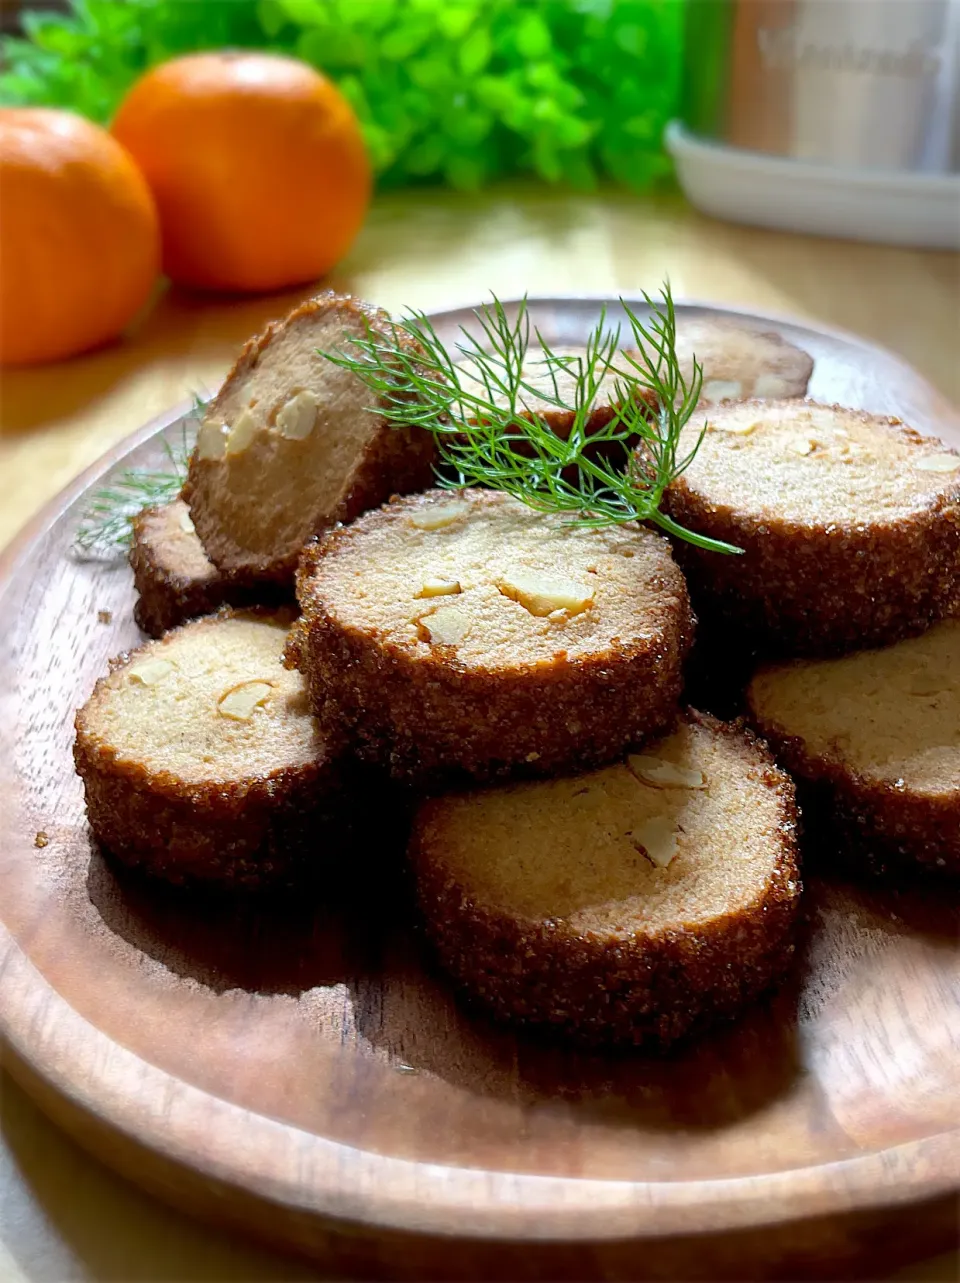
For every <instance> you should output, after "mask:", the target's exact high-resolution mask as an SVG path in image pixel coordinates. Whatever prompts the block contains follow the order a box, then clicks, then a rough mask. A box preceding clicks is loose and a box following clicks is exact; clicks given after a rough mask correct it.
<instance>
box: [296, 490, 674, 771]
mask: <svg viewBox="0 0 960 1283" xmlns="http://www.w3.org/2000/svg"><path fill="white" fill-rule="evenodd" d="M298 597H299V601H300V605H301V609H302V611H303V615H302V618H301V621H300V623H299V625H298V626H297V629H296V630H295V633H294V637H293V641H292V644H291V648H290V655H291V662H296V663H298V664H299V665H300V667H301V669H302V671H303V673H304V674H305V676H306V677H307V680H308V683H309V687H310V692H311V696H312V698H313V702H314V707H315V709H316V712H317V716H318V718H319V721H320V725H321V728H322V729H323V732H324V734H325V735H328V736H329V737H330V738H331V740H333V741H336V740H338V739H341V740H343V741H345V742H346V743H347V744H348V745H349V746H351V747H352V748H353V749H354V750H355V751H356V752H357V753H358V754H359V755H360V756H361V757H362V758H364V759H365V760H367V761H370V762H373V763H376V764H378V765H380V766H383V767H386V768H387V769H389V770H390V771H391V773H392V774H393V775H394V776H395V777H397V778H400V779H412V780H418V781H420V782H421V783H423V782H427V781H438V780H441V779H454V780H455V779H457V778H461V779H462V778H465V777H466V778H473V779H485V778H496V777H500V776H505V775H512V774H517V773H527V774H549V773H551V772H555V771H560V770H571V769H575V768H577V767H578V766H582V765H586V764H590V765H595V764H599V763H601V762H606V761H610V760H612V759H613V758H615V757H616V756H618V754H619V753H621V752H622V751H623V749H624V748H625V747H626V746H627V745H628V744H632V743H635V742H637V741H639V740H640V739H642V738H643V737H645V736H647V735H652V734H656V733H657V732H659V731H661V730H663V729H664V728H665V727H667V726H669V725H670V724H671V723H672V721H673V720H674V718H675V716H676V710H677V698H678V694H679V690H680V686H681V681H682V665H683V659H684V656H685V655H686V653H687V650H688V648H689V645H690V640H691V637H692V631H693V617H692V615H691V612H690V606H689V602H688V598H687V589H686V584H685V583H684V580H683V576H682V575H681V574H680V572H679V570H678V569H677V567H676V565H675V564H674V561H673V558H672V557H671V555H670V549H669V545H668V543H667V542H666V540H664V539H663V538H661V537H660V536H659V535H656V534H654V533H653V532H651V531H649V530H646V529H643V528H641V527H638V526H635V525H624V526H619V527H609V528H605V529H591V528H589V527H586V526H583V525H577V524H575V523H572V522H571V521H570V520H568V519H566V518H564V517H561V516H556V515H549V514H544V513H539V512H536V511H534V510H533V509H532V508H529V507H527V506H526V505H524V504H522V503H520V502H518V501H517V500H515V499H511V498H509V497H508V496H507V495H504V494H501V493H499V492H496V491H481V490H465V491H444V490H433V491H428V492H427V493H426V494H423V495H417V496H409V497H407V498H405V499H399V500H396V501H394V502H392V503H390V504H387V505H386V506H385V507H383V508H381V509H380V510H378V511H377V512H372V513H367V514H365V515H364V516H363V517H361V518H359V519H358V520H357V521H355V522H353V523H352V524H351V525H349V526H345V527H343V528H342V529H339V530H336V531H333V532H332V533H330V534H328V535H327V536H325V537H324V538H322V539H321V540H320V541H319V542H318V543H317V544H316V545H315V546H314V547H312V548H311V549H309V550H308V551H307V553H306V554H305V557H304V561H303V564H302V566H301V570H300V574H299V576H298Z"/></svg>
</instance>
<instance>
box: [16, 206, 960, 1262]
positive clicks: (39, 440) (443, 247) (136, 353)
mask: <svg viewBox="0 0 960 1283" xmlns="http://www.w3.org/2000/svg"><path fill="white" fill-rule="evenodd" d="M665 277H669V278H670V280H671V283H672V286H673V291H674V295H675V296H676V297H677V298H687V299H700V300H705V301H713V302H720V303H726V304H730V305H733V306H741V307H746V308H756V309H758V310H760V311H771V312H778V313H782V314H790V315H792V316H795V317H799V318H801V319H810V320H814V321H817V322H820V323H822V324H826V325H830V326H835V327H838V328H841V329H847V330H852V331H855V332H856V333H858V334H861V335H862V336H864V337H865V338H868V339H871V340H873V341H875V342H877V343H880V344H882V345H883V346H885V347H888V348H890V349H892V350H893V351H895V352H897V353H899V354H900V355H901V356H903V357H904V358H905V359H906V360H907V361H909V362H910V363H911V364H912V365H914V366H915V367H916V368H917V369H918V370H919V371H920V372H921V373H923V374H924V375H926V377H927V378H928V379H930V380H931V382H932V383H934V384H935V385H936V386H937V387H938V388H939V389H940V390H941V391H942V392H944V393H945V394H946V395H947V396H948V397H949V398H950V399H951V400H952V401H954V402H958V401H960V360H958V357H960V289H958V285H960V260H958V258H957V257H956V256H955V255H951V254H946V253H925V252H919V251H911V250H900V249H889V248H884V247H878V246H870V245H858V244H852V243H848V242H841V241H832V240H818V239H815V238H812V237H802V236H791V235H786V234H782V233H777V232H765V231H758V230H755V229H750V228H739V227H734V226H730V225H726V224H722V223H717V222H713V221H711V220H708V219H705V218H702V217H700V216H699V215H697V214H695V213H694V212H692V211H691V210H690V209H689V208H687V207H686V206H685V205H684V204H683V203H682V202H681V201H680V200H679V198H677V197H670V196H667V197H660V198H657V199H655V200H640V199H638V198H635V197H632V196H630V195H628V194H625V193H623V192H617V191H611V192H608V193H605V194H604V195H601V196H593V197H591V196H574V197H568V198H562V197H558V196H555V195H551V194H550V193H549V192H546V191H545V190H543V189H542V188H524V187H517V188H508V189H500V190H499V191H498V192H496V193H485V194H483V195H481V196H479V197H468V196H463V195H456V194H452V193H449V192H441V191H421V192H416V193H409V192H408V193H402V194H397V195H392V196H390V197H388V198H384V199H382V200H381V201H379V203H378V204H377V205H376V206H375V208H374V210H373V212H372V214H371V217H370V220H369V222H368V225H367V228H366V230H365V232H364V234H363V236H362V237H361V239H360V241H359V243H358V245H357V246H356V248H355V250H354V252H353V254H352V255H351V256H350V258H349V260H348V261H346V262H345V263H344V264H342V266H341V268H340V269H339V270H338V271H337V272H336V274H335V275H334V276H333V277H332V278H331V279H330V280H329V281H328V282H326V284H328V285H330V286H333V287H335V288H339V289H348V290H351V291H354V292H356V293H358V294H360V295H363V296H366V297H368V298H371V299H373V300H374V301H375V302H377V303H380V304H383V305H384V306H385V307H387V308H392V309H397V308H400V307H401V306H403V305H404V304H410V305H413V306H416V307H418V308H424V309H426V310H431V309H441V308H446V307H451V306H456V305H458V304H463V303H468V302H471V301H476V300H479V299H482V298H484V297H485V296H487V295H488V294H489V292H490V291H491V290H493V291H495V292H496V293H497V294H499V295H500V296H501V297H515V296H517V295H520V294H523V293H529V294H531V295H536V294H547V295H550V294H552V295H564V294H578V293H588V294H598V293H599V294H603V293H606V294H616V293H618V292H620V291H624V292H630V291H635V290H638V289H640V288H644V289H647V290H648V291H654V290H656V289H657V288H658V287H659V285H660V283H661V282H662V281H663V279H664V278H665ZM311 292H312V290H311V289H309V288H304V289H298V290H296V291H293V292H290V293H288V294H284V295H280V296H277V295H273V296H271V297H268V298H262V299H243V300H232V301H230V300H222V299H214V300H209V299H208V300H204V299H199V298H195V297H191V296H188V295H184V294H178V293H174V292H165V293H163V294H161V296H160V297H159V299H158V300H157V303H156V305H155V307H154V308H153V310H152V311H150V312H149V313H148V314H147V315H146V316H145V317H144V318H143V319H142V320H141V322H140V323H139V325H138V326H137V327H136V328H135V330H134V332H133V333H132V335H131V336H130V337H129V338H128V339H127V340H126V341H125V342H123V343H120V344H117V345H114V346H113V347H110V348H107V349H104V350H103V351H101V352H98V353H95V354H93V355H90V356H87V357H82V358H78V359H77V360H74V361H70V362H66V363H63V364H61V365H57V366H53V367H47V368H43V369H36V370H17V371H10V372H8V373H7V374H6V375H5V376H4V378H3V383H2V395H0V546H2V545H3V544H5V543H6V542H7V541H8V540H9V539H10V538H11V537H12V536H13V535H14V534H15V533H16V531H17V530H18V528H19V527H20V526H21V525H22V524H23V523H24V522H25V521H27V520H28V519H29V518H30V517H31V516H32V515H33V514H34V513H35V512H36V510H37V509H38V508H39V507H40V506H42V504H43V503H44V502H45V501H46V500H48V499H49V498H51V497H52V496H53V495H54V494H56V493H57V491H59V490H60V489H61V488H62V487H63V486H64V485H65V484H67V483H68V482H69V481H70V480H71V479H72V478H73V477H74V476H75V475H76V474H77V473H78V472H80V471H81V470H82V469H84V468H85V467H87V466H88V465H89V464H91V463H92V462H93V461H94V460H95V459H96V458H97V457H98V456H99V455H100V454H101V453H102V452H103V451H104V450H105V449H106V448H107V447H108V446H109V445H111V444H112V443H113V442H115V441H117V440H118V439H119V438H121V437H123V436H124V435H126V434H127V433H128V432H130V431H132V430H133V429H134V428H136V427H138V426H139V425H140V424H142V423H143V422H144V421H145V420H147V419H149V418H151V417H152V416H153V415H156V414H158V413H160V412H161V411H163V410H166V409H168V408H169V407H170V406H172V405H174V404H176V403H178V402H181V401H185V400H188V399H189V398H190V396H191V395H192V394H193V393H196V392H200V393H204V392H209V391H211V390H213V389H214V388H216V386H217V385H218V383H219V381H220V380H221V379H222V377H223V375H224V373H225V372H226V370H227V368H228V366H229V364H230V363H231V361H232V360H233V358H234V356H235V355H236V353H237V351H238V348H239V346H240V344H241V343H242V341H243V340H244V339H245V338H247V337H248V336H249V335H250V334H252V333H253V332H254V331H256V330H257V329H258V328H260V326H261V325H262V324H263V323H264V322H265V321H266V320H268V319H269V318H271V317H274V316H277V315H280V314H282V313H283V312H285V311H286V310H287V309H288V308H290V307H291V306H292V305H293V304H294V303H295V302H296V301H297V300H299V299H300V298H302V297H304V296H305V295H308V294H309V293H311ZM0 1093H2V1095H0V1116H2V1124H3V1140H2V1143H0V1280H3V1283H41V1281H43V1283H68V1281H70V1283H72V1281H73V1280H77V1281H78V1283H79V1281H80V1280H83V1281H84V1283H88V1281H89V1283H102V1281H103V1280H116V1281H117V1283H138V1281H143V1283H171V1281H173V1280H181V1281H182V1283H188V1281H189V1283H201V1281H203V1283H206V1281H208V1280H209V1281H218V1283H219V1281H224V1283H225V1281H226V1280H229V1281H230V1283H247V1281H250V1283H253V1281H259V1283H267V1281H269V1283H280V1281H281V1280H290V1283H295V1281H299V1280H306V1279H311V1278H317V1277H319V1276H318V1274H317V1272H316V1271H315V1270H313V1269H312V1268H311V1267H309V1266H307V1265H301V1264H298V1263H296V1262H290V1261H288V1260H286V1259H285V1258H281V1257H277V1256H274V1255H272V1254H270V1253H268V1252H265V1251H261V1250H260V1249H258V1248H256V1247H251V1246H249V1245H247V1244H245V1243H237V1242H236V1241H233V1240H231V1239H229V1238H228V1237H226V1236H225V1235H222V1234H220V1233H218V1232H215V1231H211V1230H207V1229H205V1228H202V1227H200V1226H198V1225H194V1224H193V1223H192V1222H190V1221H189V1220H188V1219H186V1218H185V1217H183V1216H180V1215H179V1214H177V1213H175V1212H172V1211H169V1210H167V1209H166V1208H165V1207H162V1206H161V1205H160V1204H158V1203H155V1202H153V1201H152V1200H151V1199H149V1198H147V1197H146V1196H145V1195H142V1194H140V1193H139V1192H138V1191H136V1190H135V1189H133V1188H132V1187H131V1186H129V1185H127V1184H125V1183H124V1182H123V1181H121V1180H120V1179H119V1178H117V1177H115V1176H113V1175H112V1174H111V1173H109V1172H107V1171H106V1170H105V1169H103V1168H102V1167H100V1166H99V1165H98V1164H96V1163H94V1162H93V1161H92V1160H90V1159H88V1158H87V1157H86V1156H85V1155H84V1154H83V1153H82V1152H81V1151H80V1150H79V1149H77V1148H76V1147H75V1146H74V1145H73V1144H72V1143H71V1142H70V1141H68V1140H67V1139H66V1138H65V1137H63V1136H61V1135H60V1133H59V1132H57V1131H56V1129H55V1128H54V1127H53V1126H52V1125H51V1124H50V1123H48V1122H47V1121H46V1120H45V1119H44V1118H43V1117H42V1116H41V1115H40V1114H39V1112H38V1111H37V1110H36V1109H35V1107H34V1106H33V1105H32V1104H31V1103H30V1102H29V1101H28V1100H27V1099H26V1097H25V1096H24V1095H23V1094H22V1093H21V1092H20V1091H19V1089H18V1088H16V1087H14V1086H13V1085H12V1084H11V1082H10V1080H9V1079H7V1078H6V1077H3V1078H0ZM958 1276H960V1271H958V1262H957V1258H956V1257H955V1256H952V1255H951V1256H949V1257H940V1258H938V1259H937V1260H935V1261H929V1262H924V1263H922V1264H920V1265H918V1266H916V1267H914V1268H912V1269H910V1270H906V1271H903V1272H902V1273H901V1274H899V1275H898V1276H897V1277H898V1278H900V1279H914V1280H918V1281H919V1280H944V1281H945V1280H951V1279H955V1278H957V1277H958Z"/></svg>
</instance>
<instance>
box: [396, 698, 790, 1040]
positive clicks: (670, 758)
mask: <svg viewBox="0 0 960 1283" xmlns="http://www.w3.org/2000/svg"><path fill="white" fill-rule="evenodd" d="M795 830H796V810H795V805H794V790H793V785H792V783H791V782H790V780H789V779H788V778H787V777H786V776H785V775H784V774H783V773H782V772H781V771H779V770H777V769H776V767H775V766H774V765H773V761H772V759H771V758H770V756H769V754H768V753H767V751H766V749H765V748H764V746H763V745H761V744H760V743H758V742H757V741H756V740H754V739H753V738H752V736H750V735H749V733H745V732H744V731H742V730H741V729H739V728H738V727H736V726H730V725H725V724H724V723H721V722H717V721H715V720H714V719H712V718H709V717H706V716H703V715H700V714H696V713H690V714H688V715H687V716H686V717H685V718H684V720H683V721H682V722H681V724H680V726H679V727H678V728H677V729H676V730H675V731H674V732H673V733H672V734H671V735H669V736H667V737H666V738H665V739H662V740H658V741H656V742H655V743H653V744H652V745H649V746H648V747H646V748H645V749H644V750H643V753H642V754H638V755H629V756H627V757H625V758H624V759H623V760H621V761H619V762H617V763H616V764H614V765H612V766H608V767H605V768H604V769H602V770H598V771H594V772H592V773H590V774H586V775H574V776H568V777H565V778H561V779H553V780H542V781H535V782H530V781H528V782H524V783H513V784H508V785H503V786H500V787H498V788H491V789H486V790H482V791H479V792H474V793H461V794H448V795H447V796H444V797H437V798H432V799H430V800H428V801H426V802H424V803H423V804H422V805H421V807H420V809H419V812H418V814H417V816H416V818H415V821H414V826H413V832H412V838H411V848H410V850H411V858H412V862H413V869H414V874H415V879H416V884H417V894H418V899H419V902H420V907H421V910H422V913H423V916H424V919H425V921H426V925H427V931H428V933H429V935H430V937H431V939H432V941H433V943H434V945H435V947H436V950H437V953H438V956H439V958H440V961H441V962H442V964H443V965H444V967H446V968H447V970H448V971H449V972H450V973H451V974H452V976H453V977H454V979H455V980H456V982H457V983H458V985H459V986H460V987H461V988H462V989H463V990H464V992H465V993H466V994H467V995H468V996H469V997H471V998H473V999H474V1000H475V1001H476V1002H477V1003H478V1004H480V1005H482V1006H484V1007H486V1008H487V1009H488V1010H489V1011H491V1012H492V1013H493V1014H494V1015H495V1016H497V1017H498V1018H500V1019H502V1020H509V1021H512V1022H515V1023H520V1024H523V1025H528V1026H531V1027H538V1028H544V1029H548V1030H551V1031H553V1032H555V1033H556V1034H558V1035H563V1036H566V1037H569V1038H572V1039H576V1040H579V1041H584V1042H588V1043H626V1044H651V1045H653V1046H666V1045H667V1044H669V1043H671V1042H673V1041H674V1040H675V1039H677V1038H679V1037H680V1036H681V1035H683V1034H686V1033H687V1032H689V1031H691V1030H693V1029H695V1028H699V1027H701V1026H703V1025H705V1024H707V1023H709V1022H710V1021H712V1020H713V1019H715V1018H718V1017H728V1016H732V1015H735V1014H736V1013H737V1012H739V1011H740V1010H741V1009H742V1008H743V1007H744V1006H745V1005H746V1004H747V1003H749V1002H751V1001H752V1000H753V999H754V998H755V997H756V996H757V995H758V994H759V993H761V992H762V991H763V990H764V989H766V988H767V987H768V986H770V985H771V984H773V983H775V982H776V981H777V980H778V979H779V978H780V976H781V975H782V973H783V971H784V969H785V967H786V965H787V963H788V960H789V958H790V955H791V951H792V943H791V935H792V925H793V921H794V918H795V915H796V911H797V906H798V902H799V898H800V879H799V876H798V871H797V860H796V850H795V847H796V837H795Z"/></svg>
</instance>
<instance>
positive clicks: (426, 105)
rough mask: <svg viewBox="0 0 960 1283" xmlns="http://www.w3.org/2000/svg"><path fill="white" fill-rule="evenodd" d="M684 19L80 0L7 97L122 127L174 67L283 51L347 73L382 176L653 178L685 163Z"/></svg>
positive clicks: (38, 39) (525, 1) (584, 183)
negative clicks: (151, 77)
mask: <svg viewBox="0 0 960 1283" xmlns="http://www.w3.org/2000/svg"><path fill="white" fill-rule="evenodd" d="M682 28H683V5H682V2H681V0H361V2H358V0H203V3H199V0H72V7H71V12H70V13H68V14H65V15H59V14H50V13H28V14H27V15H26V17H25V19H24V29H25V38H23V39H15V38H6V39H5V40H4V41H3V44H2V52H3V66H4V71H3V72H2V74H0V102H4V103H35V104H37V103H39V104H50V105H56V106H64V107H71V108H73V109H74V110H77V111H80V112H82V113H83V114H85V115H88V116H91V117H92V118H93V119H95V120H98V121H101V122H106V121H108V120H109V119H110V117H111V116H112V114H113V112H114V111H115V109H116V106H117V104H118V103H119V101H120V99H121V97H122V96H123V94H124V92H125V91H126V89H127V88H128V87H129V86H130V84H132V82H133V81H134V80H135V79H136V78H137V76H139V75H140V74H141V73H142V72H143V71H144V70H145V69H146V68H147V67H150V66H153V65H154V64H155V63H157V62H160V61H163V60H164V59H166V58H170V57H174V56H176V55H178V54H182V53H186V52H189V51H192V50H199V49H217V48H224V47H239V48H269V49H274V50H276V51H278V52H282V53H288V54H292V55H294V56H296V57H300V58H302V59H304V60H305V61H307V62H309V63H311V64H312V65H313V66H315V67H317V68H319V69H320V70H322V71H324V72H326V73H327V74H328V75H329V76H330V77H331V78H332V79H333V80H335V81H336V82H337V84H338V85H339V86H340V88H341V90H342V91H343V93H344V94H345V95H346V97H347V98H348V99H349V100H350V102H351V103H352V105H353V107H354V109H355V110H356V112H357V114H358V117H359V119H360V122H361V125H362V126H363V129H364V134H365V137H366V141H367V145H368V148H369V151H370V155H371V158H372V160H373V164H374V167H375V169H376V170H377V172H378V174H379V176H380V182H381V184H382V185H385V186H389V185H398V184H406V183H416V182H437V181H442V182H445V183H447V184H449V185H451V186H453V187H457V188H462V189H475V188H478V187H480V186H482V185H483V184H484V183H486V182H489V181H490V180H492V179H494V178H496V177H500V176H503V175H510V174H520V173H528V172H533V173H536V174H537V175H539V176H540V177H541V178H542V179H545V180H546V181H548V182H564V183H567V184H571V185H573V186H576V187H580V188H589V187H592V186H593V185H594V184H595V183H596V181H597V179H598V177H599V176H600V175H603V174H606V175H609V176H612V177H614V178H616V179H618V180H621V181H624V182H627V183H629V184H631V185H633V186H636V187H646V186H648V185H649V184H650V183H651V182H653V181H655V180H656V179H657V178H658V177H660V176H662V175H664V174H666V173H668V172H669V161H668V160H667V158H666V156H665V154H664V152H663V148H662V144H661V138H662V134H663V128H664V125H665V124H666V122H667V120H668V119H669V118H670V116H671V115H672V114H674V112H675V111H676V108H677V102H678V98H679V93H680V74H681V65H680V64H681V44H682Z"/></svg>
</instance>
